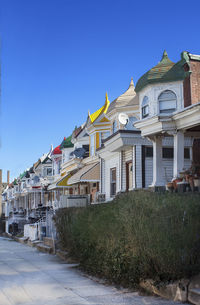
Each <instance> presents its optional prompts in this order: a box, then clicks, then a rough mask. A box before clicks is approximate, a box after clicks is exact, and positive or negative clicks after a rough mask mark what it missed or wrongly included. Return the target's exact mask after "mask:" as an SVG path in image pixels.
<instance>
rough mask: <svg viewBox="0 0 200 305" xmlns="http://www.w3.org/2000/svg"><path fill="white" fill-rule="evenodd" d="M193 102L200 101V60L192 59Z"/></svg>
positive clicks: (191, 82)
mask: <svg viewBox="0 0 200 305" xmlns="http://www.w3.org/2000/svg"><path fill="white" fill-rule="evenodd" d="M190 69H191V71H192V73H191V76H190V84H191V104H196V103H198V102H200V62H199V61H195V60H190Z"/></svg>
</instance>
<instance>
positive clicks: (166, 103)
mask: <svg viewBox="0 0 200 305" xmlns="http://www.w3.org/2000/svg"><path fill="white" fill-rule="evenodd" d="M158 104H159V112H160V113H172V112H174V111H175V110H176V94H175V93H174V92H173V91H171V90H166V91H164V92H162V93H161V94H160V95H159V97H158Z"/></svg>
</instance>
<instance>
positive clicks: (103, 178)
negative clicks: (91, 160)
mask: <svg viewBox="0 0 200 305" xmlns="http://www.w3.org/2000/svg"><path fill="white" fill-rule="evenodd" d="M101 192H102V193H105V160H104V159H101Z"/></svg>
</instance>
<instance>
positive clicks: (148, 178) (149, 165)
mask: <svg viewBox="0 0 200 305" xmlns="http://www.w3.org/2000/svg"><path fill="white" fill-rule="evenodd" d="M152 181H153V158H150V157H146V158H145V187H149V186H150V185H151V184H152Z"/></svg>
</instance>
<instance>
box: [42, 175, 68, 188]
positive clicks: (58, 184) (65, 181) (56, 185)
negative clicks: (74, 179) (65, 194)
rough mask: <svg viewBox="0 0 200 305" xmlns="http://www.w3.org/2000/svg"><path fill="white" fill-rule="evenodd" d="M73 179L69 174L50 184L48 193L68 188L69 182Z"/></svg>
mask: <svg viewBox="0 0 200 305" xmlns="http://www.w3.org/2000/svg"><path fill="white" fill-rule="evenodd" d="M70 177H71V174H68V175H66V176H64V177H61V178H59V179H58V180H57V181H56V182H54V183H52V184H50V185H49V186H48V188H47V190H48V191H50V190H54V189H56V188H67V187H69V184H68V180H69V178H70Z"/></svg>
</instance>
